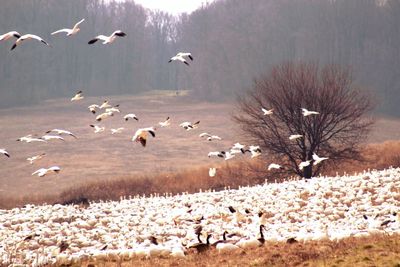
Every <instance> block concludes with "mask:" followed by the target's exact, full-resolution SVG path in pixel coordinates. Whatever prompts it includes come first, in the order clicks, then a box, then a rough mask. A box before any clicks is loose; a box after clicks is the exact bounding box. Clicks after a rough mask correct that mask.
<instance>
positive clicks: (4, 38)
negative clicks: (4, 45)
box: [0, 31, 21, 41]
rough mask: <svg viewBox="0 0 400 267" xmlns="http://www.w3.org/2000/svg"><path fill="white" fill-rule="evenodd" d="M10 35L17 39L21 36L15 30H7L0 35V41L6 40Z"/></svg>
mask: <svg viewBox="0 0 400 267" xmlns="http://www.w3.org/2000/svg"><path fill="white" fill-rule="evenodd" d="M11 37H15V38H17V39H18V38H19V37H21V34H19V32H16V31H11V32H7V33H5V34H3V35H0V41H6V40H8V39H10V38H11Z"/></svg>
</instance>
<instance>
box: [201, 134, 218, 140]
mask: <svg viewBox="0 0 400 267" xmlns="http://www.w3.org/2000/svg"><path fill="white" fill-rule="evenodd" d="M199 137H207V138H206V139H207V141H212V140H214V139H215V140H222V138H221V137H219V136H218V135H211V134H209V133H201V134H200V135H199Z"/></svg>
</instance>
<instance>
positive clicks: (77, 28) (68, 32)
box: [51, 19, 85, 36]
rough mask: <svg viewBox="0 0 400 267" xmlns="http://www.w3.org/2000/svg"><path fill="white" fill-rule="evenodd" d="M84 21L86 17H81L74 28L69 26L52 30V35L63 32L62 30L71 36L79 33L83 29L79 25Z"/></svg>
mask: <svg viewBox="0 0 400 267" xmlns="http://www.w3.org/2000/svg"><path fill="white" fill-rule="evenodd" d="M84 21H85V19H81V20H80V21H79V22H78V23H76V24H75V25H74V27H73V28H72V29H68V28H65V29H61V30H58V31H55V32H52V33H51V35H54V34H57V33H61V32H65V33H67V36H71V35H74V34H77V33H78V32H79V31H80V30H81V29H79V27H78V26H79V24H81V23H82V22H84Z"/></svg>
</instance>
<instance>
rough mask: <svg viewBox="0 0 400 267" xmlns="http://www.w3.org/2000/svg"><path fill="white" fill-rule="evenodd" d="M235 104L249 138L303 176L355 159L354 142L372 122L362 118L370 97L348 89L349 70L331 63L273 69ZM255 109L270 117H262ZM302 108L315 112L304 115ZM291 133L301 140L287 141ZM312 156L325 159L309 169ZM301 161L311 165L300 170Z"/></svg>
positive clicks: (357, 155) (357, 143)
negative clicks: (315, 155)
mask: <svg viewBox="0 0 400 267" xmlns="http://www.w3.org/2000/svg"><path fill="white" fill-rule="evenodd" d="M238 105H239V111H240V112H239V113H237V114H236V115H234V120H235V121H236V122H238V123H239V124H240V125H241V127H242V130H243V131H244V132H245V133H246V134H247V135H248V136H249V138H250V139H251V140H252V141H255V142H258V143H259V144H260V145H261V147H262V148H263V149H264V151H269V152H270V153H271V154H272V156H275V158H277V159H278V158H279V159H281V162H280V164H281V165H282V166H283V169H282V171H284V172H287V173H288V174H296V175H300V176H303V177H305V178H310V177H312V176H316V175H318V174H319V173H320V171H321V170H322V168H323V166H324V165H325V166H326V165H327V164H333V163H340V162H341V161H342V160H345V159H355V160H359V159H361V155H360V144H361V143H362V142H363V141H364V140H365V139H366V137H367V135H368V133H369V130H370V127H371V125H372V123H373V121H372V120H371V119H367V118H366V117H365V115H366V114H367V113H368V112H369V111H371V110H372V108H373V106H374V105H373V102H372V99H371V96H369V95H368V94H366V93H365V92H363V91H361V90H359V89H356V88H354V87H353V85H352V77H351V72H350V70H349V69H347V68H346V69H343V68H340V67H338V66H336V65H327V66H325V67H323V68H319V67H318V65H317V64H312V63H310V64H306V63H286V64H283V65H280V66H277V67H274V68H273V69H272V71H271V72H270V73H269V74H268V75H266V76H264V77H262V78H261V79H259V80H256V81H255V82H254V86H253V88H252V90H250V91H249V92H248V93H247V94H246V95H245V96H244V97H241V98H240V99H239V101H238ZM261 108H265V109H273V114H272V115H264V113H263V112H262V111H261ZM302 108H305V109H308V110H313V111H317V112H319V114H316V115H310V116H304V115H303V113H302ZM295 134H296V135H302V137H301V138H298V139H295V140H289V136H290V135H295ZM314 153H316V154H317V155H320V156H324V157H329V160H326V161H324V162H322V163H320V164H318V165H316V166H313V164H312V163H313V162H314V160H313V158H312V155H313V154H314ZM307 160H309V161H310V163H311V164H310V165H309V166H307V167H305V168H303V169H302V170H301V169H300V168H299V163H300V162H304V161H307Z"/></svg>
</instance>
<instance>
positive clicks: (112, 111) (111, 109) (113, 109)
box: [106, 105, 121, 113]
mask: <svg viewBox="0 0 400 267" xmlns="http://www.w3.org/2000/svg"><path fill="white" fill-rule="evenodd" d="M117 106H119V105H117ZM117 106H115V107H111V108H106V112H111V113H114V112H117V113H121V111H120V110H119V108H117Z"/></svg>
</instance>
